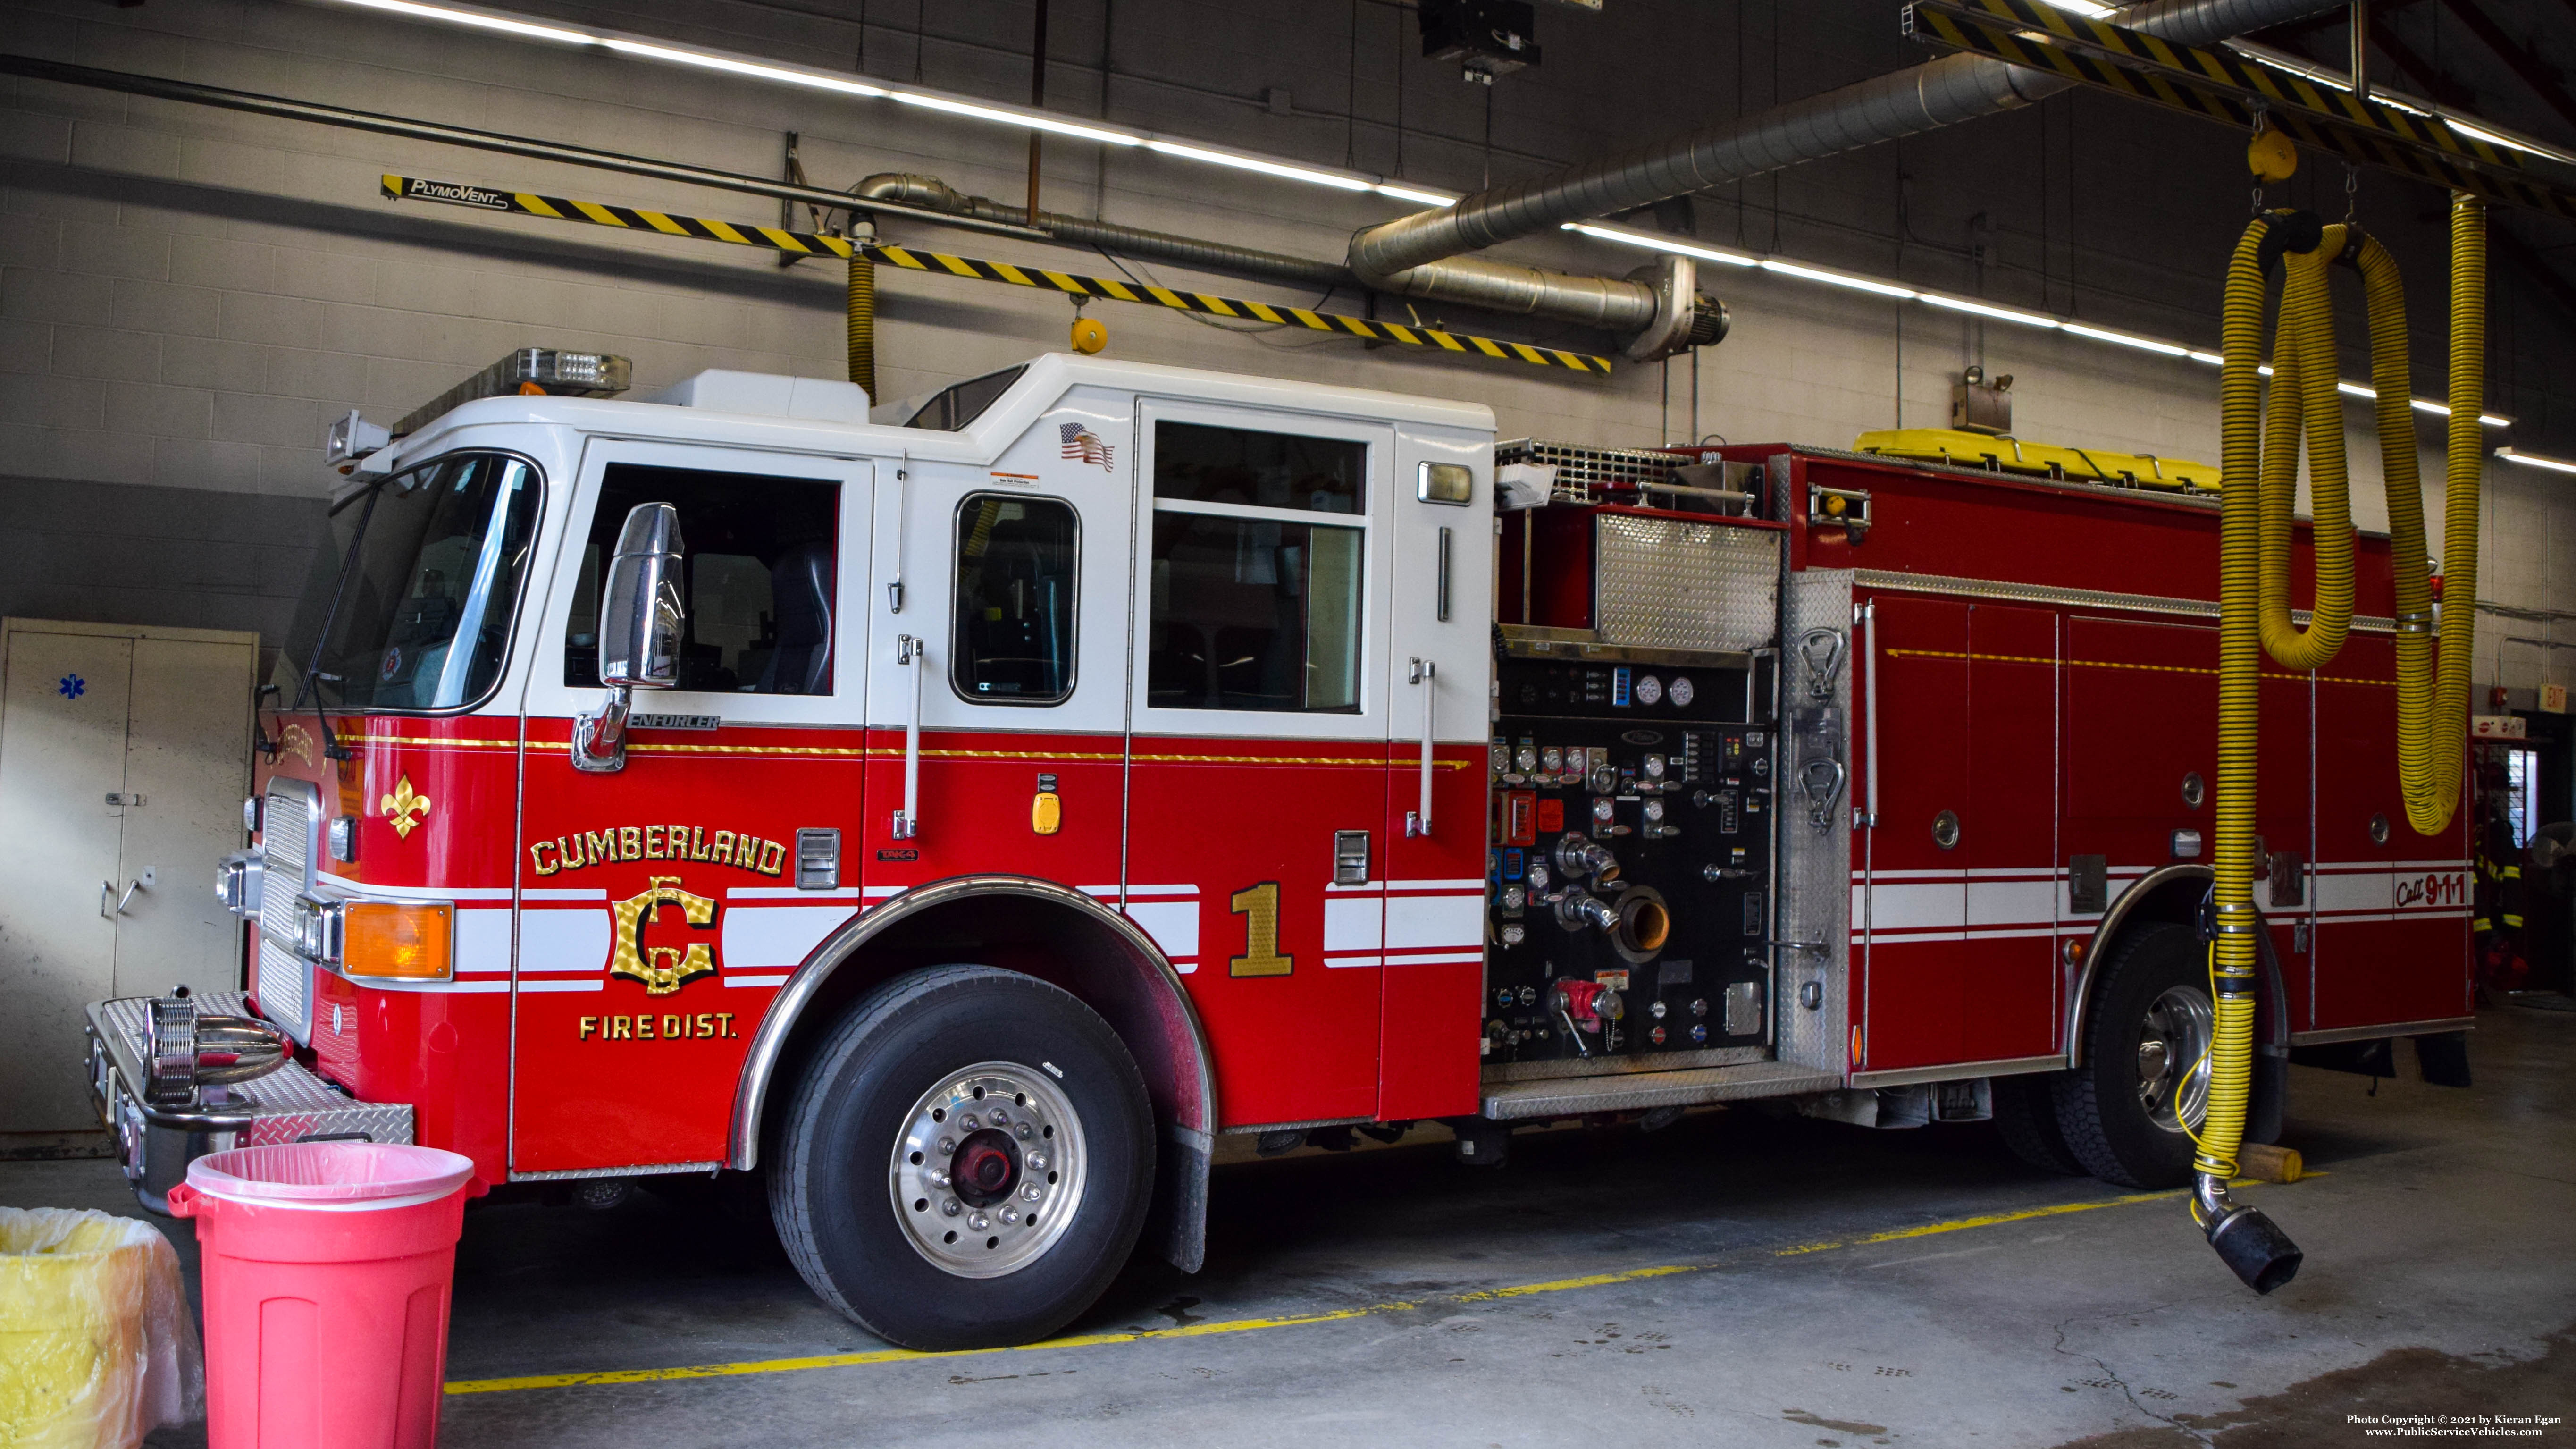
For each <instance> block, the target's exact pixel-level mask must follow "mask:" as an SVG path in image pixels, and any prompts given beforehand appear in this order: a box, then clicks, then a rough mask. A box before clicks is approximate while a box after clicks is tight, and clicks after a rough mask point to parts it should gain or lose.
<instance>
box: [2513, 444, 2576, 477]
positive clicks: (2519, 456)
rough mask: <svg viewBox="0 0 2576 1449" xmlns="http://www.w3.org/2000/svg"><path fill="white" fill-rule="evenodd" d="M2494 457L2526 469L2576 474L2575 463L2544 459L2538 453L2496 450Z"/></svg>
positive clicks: (2558, 459)
mask: <svg viewBox="0 0 2576 1449" xmlns="http://www.w3.org/2000/svg"><path fill="white" fill-rule="evenodd" d="M2495 455H2496V456H2497V457H2499V458H2502V459H2504V460H2505V461H2506V462H2508V463H2520V464H2521V465H2522V466H2524V467H2526V468H2547V469H2548V470H2550V471H2551V472H2553V473H2576V463H2570V462H2568V461H2567V460H2565V459H2563V458H2544V457H2542V456H2541V455H2539V454H2538V453H2517V452H2515V451H2514V450H2513V449H2511V448H2498V449H2496V450H2495Z"/></svg>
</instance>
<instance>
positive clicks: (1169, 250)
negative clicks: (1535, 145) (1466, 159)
mask: <svg viewBox="0 0 2576 1449" xmlns="http://www.w3.org/2000/svg"><path fill="white" fill-rule="evenodd" d="M850 194H851V196H852V197H853V198H855V199H857V200H859V201H861V202H878V203H892V204H895V205H900V206H905V207H910V208H915V209H919V210H928V211H938V212H945V213H947V214H948V215H951V216H959V217H970V218H973V219H975V220H978V221H984V222H992V223H997V224H1008V223H1021V222H1024V221H1025V220H1026V219H1027V217H1028V211H1027V208H1025V207H1019V206H1012V205H1009V204H1007V203H1004V202H999V201H994V200H992V199H991V198H989V197H982V196H969V195H967V194H966V193H964V192H961V191H959V190H957V189H956V188H955V187H953V186H950V185H949V184H948V183H946V182H944V181H941V180H940V179H938V178H937V177H935V176H917V175H907V174H903V173H900V172H887V173H884V174H881V175H877V176H871V177H869V178H867V179H866V180H864V181H861V182H860V183H859V184H858V185H856V186H854V187H852V188H850ZM1035 221H1036V225H1037V226H1038V228H1039V229H1040V230H1043V231H1045V232H1047V233H1049V234H1050V235H1052V236H1054V237H1055V238H1056V240H1058V241H1062V242H1069V243H1072V244H1074V245H1076V246H1096V247H1099V248H1101V249H1103V250H1105V251H1111V252H1118V253H1121V254H1124V255H1126V256H1131V257H1144V258H1147V259H1149V260H1153V261H1163V262H1170V263H1173V264H1174V265H1176V266H1185V267H1195V268H1197V269H1199V270H1201V271H1207V272H1217V273H1221V274H1224V275H1228V276H1238V277H1262V278H1267V279H1270V280H1273V281H1281V282H1292V283H1296V284H1298V285H1300V286H1309V287H1348V288H1353V289H1357V288H1359V287H1361V286H1363V285H1367V286H1372V287H1375V288H1376V289H1377V290H1379V291H1383V292H1391V293H1395V294H1397V295H1399V296H1405V297H1418V298H1421V299H1422V300H1424V301H1430V302H1446V303H1450V304H1452V305H1455V306H1461V307H1474V308H1478V309H1480V310H1483V311H1487V312H1501V313H1507V314H1509V315H1512V316H1519V317H1545V318H1548V319H1550V320H1552V321H1558V322H1571V323H1573V324H1575V325H1576V326H1579V327H1590V328H1594V329H1597V330H1600V331H1603V332H1610V333H1614V334H1616V335H1617V336H1618V337H1619V339H1620V340H1621V342H1622V343H1623V344H1624V345H1625V347H1626V349H1627V352H1628V355H1629V356H1630V357H1632V358H1637V359H1639V360H1649V359H1652V358H1656V357H1663V356H1666V355H1668V354H1670V353H1673V352H1677V351H1680V350H1681V349H1683V348H1685V347H1690V346H1705V345H1707V344H1709V343H1712V342H1715V341H1717V340H1718V339H1720V338H1722V337H1724V336H1725V335H1726V326H1727V316H1726V308H1725V307H1724V306H1723V305H1721V304H1720V303H1718V302H1717V301H1715V300H1714V299H1712V298H1710V297H1707V296H1705V295H1703V294H1701V293H1700V292H1698V291H1697V290H1696V285H1695V284H1696V273H1695V271H1694V269H1693V267H1692V264H1691V263H1690V262H1689V260H1688V259H1686V258H1673V259H1668V260H1665V261H1660V262H1657V263H1655V264H1653V265H1651V266H1648V267H1645V268H1642V269H1640V270H1639V271H1637V272H1634V273H1631V274H1630V275H1629V276H1627V277H1624V278H1620V277H1586V276H1574V275H1570V274H1568V273H1564V272H1551V271H1548V270H1545V269H1544V268H1540V267H1530V266H1520V265H1516V264H1513V263H1508V262H1493V261H1486V260H1483V259H1481V258H1469V259H1462V260H1458V261H1451V262H1443V263H1441V264H1440V265H1438V266H1436V267H1420V268H1416V269H1414V270H1411V271H1407V272H1402V273H1397V274H1395V275H1392V276H1387V277H1379V278H1371V279H1369V280H1368V281H1367V282H1366V283H1363V282H1362V280H1361V278H1360V277H1358V276H1357V275H1356V274H1354V273H1353V272H1352V271H1351V269H1350V268H1348V267H1345V266H1342V265H1340V264H1338V263H1335V262H1319V261H1310V260H1308V259H1307V258H1304V257H1292V256H1286V255H1282V254H1281V253H1278V252H1267V251H1261V250H1258V249H1255V248H1252V247H1243V246H1235V245H1232V244H1231V243H1227V242H1214V241H1206V240H1202V239H1200V238H1196V237H1185V236H1173V235H1171V234H1169V233H1166V232H1156V231H1141V230H1138V229H1137V228H1135V227H1129V226H1117V225H1114V224H1112V223H1109V222H1103V221H1090V220H1087V219H1085V218H1082V217H1078V216H1065V215H1062V214H1060V213H1057V212H1051V211H1042V212H1039V213H1038V214H1037V217H1036V219H1035Z"/></svg>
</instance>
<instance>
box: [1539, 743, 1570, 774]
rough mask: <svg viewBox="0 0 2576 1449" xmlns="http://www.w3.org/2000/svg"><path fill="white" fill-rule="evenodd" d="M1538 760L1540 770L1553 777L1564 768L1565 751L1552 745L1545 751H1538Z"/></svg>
mask: <svg viewBox="0 0 2576 1449" xmlns="http://www.w3.org/2000/svg"><path fill="white" fill-rule="evenodd" d="M1538 760H1539V766H1540V768H1542V769H1544V770H1546V771H1547V772H1548V773H1549V774H1551V775H1553V774H1555V773H1556V772H1557V771H1559V770H1562V769H1564V768H1565V751H1563V750H1560V749H1558V748H1557V747H1556V746H1554V745H1550V746H1548V747H1547V748H1546V749H1544V750H1541V751H1539V755H1538Z"/></svg>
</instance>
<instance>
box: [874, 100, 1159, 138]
mask: <svg viewBox="0 0 2576 1449" xmlns="http://www.w3.org/2000/svg"><path fill="white" fill-rule="evenodd" d="M876 94H878V95H881V96H882V95H891V96H893V97H894V98H895V99H896V100H898V101H901V102H903V103H904V104H905V105H907V106H921V107H924V108H926V109H929V110H933V111H946V112H947V113H948V114H950V115H952V116H973V117H974V118H975V119H977V120H979V121H1000V122H1002V123H1003V124H1005V125H1010V126H1027V127H1030V128H1031V129H1033V130H1039V131H1053V132H1055V133H1056V134H1058V135H1063V136H1079V137H1081V138H1082V139H1083V140H1085V141H1098V142H1099V143H1100V144H1102V145H1104V146H1133V145H1135V144H1137V143H1138V142H1139V141H1140V140H1142V139H1143V138H1142V137H1138V136H1131V135H1128V134H1127V133H1126V132H1124V131H1104V130H1102V129H1101V128H1100V127H1098V126H1086V125H1083V124H1082V123H1080V122H1078V121H1060V120H1057V119H1056V118H1055V117H1053V116H1047V115H1039V114H1036V113H1033V112H1029V111H1009V110H1004V109H1002V108H1001V107H1000V106H987V105H979V104H977V103H976V102H974V101H961V100H957V99H955V98H954V97H951V96H942V95H933V94H930V93H929V92H926V91H901V90H899V91H885V90H879V91H877V92H876Z"/></svg>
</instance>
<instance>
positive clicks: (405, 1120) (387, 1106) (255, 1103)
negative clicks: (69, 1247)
mask: <svg viewBox="0 0 2576 1449" xmlns="http://www.w3.org/2000/svg"><path fill="white" fill-rule="evenodd" d="M197 1009H198V1010H199V1011H200V1012H201V1013H202V1014H204V1015H208V1016H249V1015H252V1014H253V1013H252V1012H251V1009H250V1003H249V1001H248V1000H247V999H245V998H244V997H243V995H242V994H241V993H240V992H238V991H209V992H206V993H204V994H203V995H201V996H199V997H198V998H197ZM151 1016H152V998H150V997H148V996H126V997H119V998H117V999H115V1000H113V1001H102V1002H99V1003H98V1004H97V1005H95V1006H93V1007H91V1008H90V1017H91V1020H92V1022H93V1023H94V1024H95V1025H96V1026H97V1027H98V1028H99V1032H100V1035H101V1036H102V1037H103V1038H105V1039H106V1040H108V1041H109V1042H110V1044H111V1045H112V1046H113V1047H114V1048H115V1049H116V1060H117V1068H118V1070H119V1071H120V1072H126V1071H132V1070H135V1069H136V1064H138V1063H140V1062H141V1061H142V1060H143V1055H144V1038H145V1035H146V1033H147V1031H148V1028H149V1023H150V1021H151ZM130 1085H131V1084H130V1083H129V1087H130ZM227 1090H228V1091H230V1092H231V1094H232V1096H233V1098H234V1100H236V1101H239V1102H243V1103H247V1104H248V1105H249V1107H250V1109H251V1110H250V1116H249V1118H248V1119H247V1122H246V1124H245V1126H244V1127H243V1129H242V1131H241V1132H240V1134H239V1135H238V1136H237V1137H236V1138H235V1140H234V1142H233V1145H234V1146H237V1147H265V1146H269V1145H271V1144H273V1143H280V1142H296V1141H300V1140H302V1139H304V1138H307V1137H336V1136H340V1135H342V1134H345V1133H365V1134H366V1137H367V1140H368V1141H370V1142H409V1141H411V1140H412V1109H411V1104H410V1103H408V1102H361V1101H359V1100H357V1099H356V1098H354V1097H351V1096H349V1095H348V1094H347V1093H345V1092H341V1091H339V1090H337V1089H335V1088H334V1087H332V1086H331V1085H330V1084H329V1083H328V1082H325V1081H323V1080H322V1079H321V1078H320V1077H317V1076H315V1075H313V1073H311V1072H309V1071H307V1070H305V1069H304V1068H303V1067H302V1066H301V1065H299V1064H297V1063H295V1062H293V1061H289V1062H287V1063H286V1064H285V1065H283V1066H281V1067H279V1068H278V1069H277V1070H276V1071H273V1072H270V1073H269V1074H268V1075H266V1076H264V1077H255V1078H253V1079H251V1080H250V1081H247V1082H243V1083H241V1084H239V1085H237V1086H234V1087H231V1088H228V1089H227Z"/></svg>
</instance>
